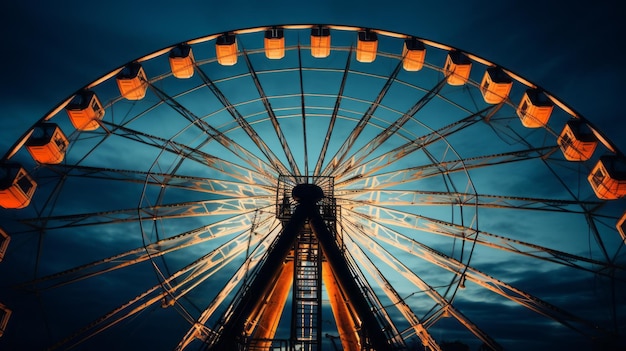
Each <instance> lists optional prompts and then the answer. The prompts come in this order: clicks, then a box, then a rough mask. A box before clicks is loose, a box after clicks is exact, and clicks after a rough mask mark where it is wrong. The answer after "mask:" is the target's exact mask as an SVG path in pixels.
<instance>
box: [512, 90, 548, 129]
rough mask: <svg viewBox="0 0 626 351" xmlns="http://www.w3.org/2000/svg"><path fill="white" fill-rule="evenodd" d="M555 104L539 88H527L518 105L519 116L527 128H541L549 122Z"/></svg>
mask: <svg viewBox="0 0 626 351" xmlns="http://www.w3.org/2000/svg"><path fill="white" fill-rule="evenodd" d="M553 109H554V104H553V103H552V101H551V100H550V98H548V97H547V96H546V95H545V94H544V93H542V92H541V91H540V90H539V89H527V90H526V92H525V93H524V96H522V100H521V101H520V103H519V105H518V106H517V111H516V112H517V116H518V117H519V119H520V121H522V125H524V127H526V128H539V127H543V126H545V125H546V124H547V123H548V120H549V119H550V115H551V114H552V110H553Z"/></svg>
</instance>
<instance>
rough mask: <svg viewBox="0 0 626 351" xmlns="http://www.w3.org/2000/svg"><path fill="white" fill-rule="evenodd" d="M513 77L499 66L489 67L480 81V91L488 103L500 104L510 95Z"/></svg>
mask: <svg viewBox="0 0 626 351" xmlns="http://www.w3.org/2000/svg"><path fill="white" fill-rule="evenodd" d="M511 87H513V79H511V77H510V76H509V75H508V74H506V72H504V71H503V70H502V69H500V68H498V67H489V68H487V70H486V71H485V75H484V76H483V80H482V82H481V83H480V92H481V93H482V94H483V99H485V102H486V103H488V104H499V103H501V102H503V101H505V100H506V99H507V98H508V97H509V93H510V92H511Z"/></svg>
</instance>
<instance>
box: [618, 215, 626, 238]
mask: <svg viewBox="0 0 626 351" xmlns="http://www.w3.org/2000/svg"><path fill="white" fill-rule="evenodd" d="M617 231H618V232H619V235H620V236H621V237H622V240H624V241H626V212H624V214H623V215H622V218H620V219H619V221H617Z"/></svg>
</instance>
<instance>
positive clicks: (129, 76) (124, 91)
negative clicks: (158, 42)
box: [116, 62, 148, 100]
mask: <svg viewBox="0 0 626 351" xmlns="http://www.w3.org/2000/svg"><path fill="white" fill-rule="evenodd" d="M116 80H117V87H118V88H119V89H120V94H121V95H122V96H123V97H125V98H126V99H127V100H141V99H143V98H144V96H146V90H147V89H148V81H147V79H146V73H145V72H144V70H143V67H141V64H139V63H138V62H132V63H129V64H128V65H126V67H124V68H122V70H121V71H120V73H118V74H117V78H116Z"/></svg>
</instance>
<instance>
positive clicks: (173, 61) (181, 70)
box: [169, 44, 193, 79]
mask: <svg viewBox="0 0 626 351" xmlns="http://www.w3.org/2000/svg"><path fill="white" fill-rule="evenodd" d="M169 60H170V68H171V70H172V75H174V77H176V78H180V79H186V78H191V77H193V52H192V51H191V46H189V45H187V44H180V45H177V46H175V47H174V48H172V50H170V55H169Z"/></svg>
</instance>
